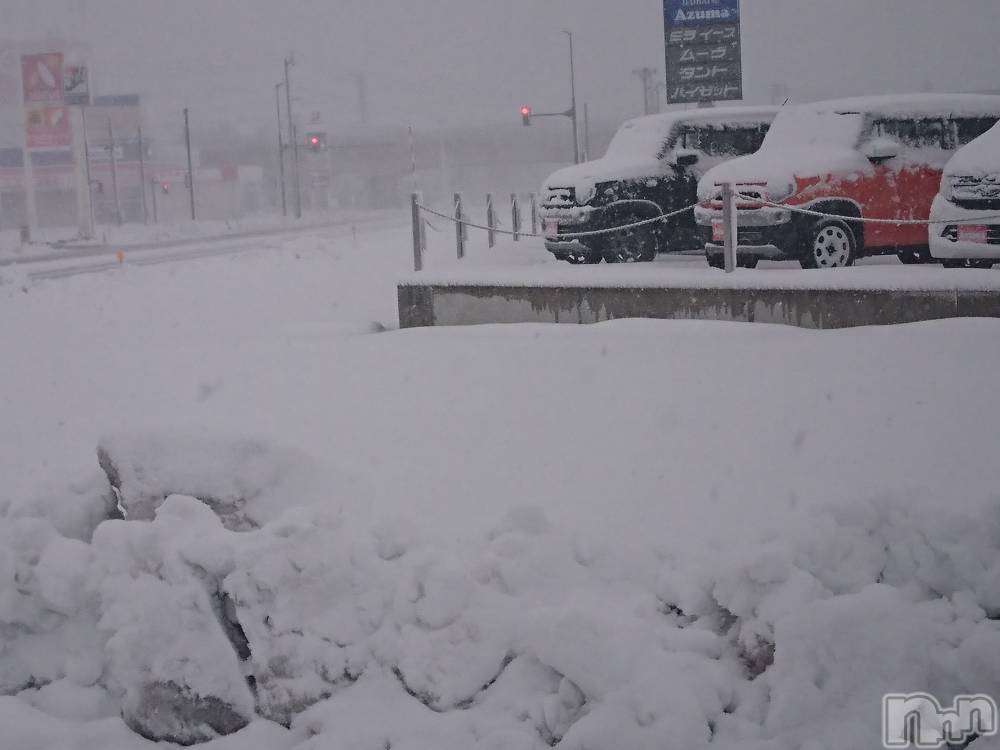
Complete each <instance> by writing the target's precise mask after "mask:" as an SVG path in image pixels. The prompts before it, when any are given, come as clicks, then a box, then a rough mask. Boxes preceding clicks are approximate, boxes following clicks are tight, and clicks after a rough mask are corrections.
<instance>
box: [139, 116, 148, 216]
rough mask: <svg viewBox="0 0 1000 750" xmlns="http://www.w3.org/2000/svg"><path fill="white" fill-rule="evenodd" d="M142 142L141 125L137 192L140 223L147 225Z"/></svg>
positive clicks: (140, 128) (144, 156)
mask: <svg viewBox="0 0 1000 750" xmlns="http://www.w3.org/2000/svg"><path fill="white" fill-rule="evenodd" d="M144 151H145V146H144V145H143V142H142V125H140V126H139V190H140V191H141V192H142V223H143V224H148V223H149V208H148V207H147V205H146V155H145V153H143V152H144Z"/></svg>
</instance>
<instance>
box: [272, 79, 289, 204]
mask: <svg viewBox="0 0 1000 750" xmlns="http://www.w3.org/2000/svg"><path fill="white" fill-rule="evenodd" d="M284 85H285V84H284V83H276V84H274V103H275V104H276V105H277V108H278V178H279V180H280V182H281V215H282V216H288V200H287V198H286V197H285V144H284V142H283V141H282V139H281V87H282V86H284Z"/></svg>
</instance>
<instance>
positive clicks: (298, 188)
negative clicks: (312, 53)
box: [285, 57, 302, 219]
mask: <svg viewBox="0 0 1000 750" xmlns="http://www.w3.org/2000/svg"><path fill="white" fill-rule="evenodd" d="M294 64H295V60H293V59H290V58H287V57H286V58H285V105H286V108H287V111H288V132H289V133H290V134H291V138H292V166H293V170H292V171H293V173H294V179H295V218H296V219H301V218H302V182H301V179H300V178H299V139H298V138H297V137H296V134H295V125H294V122H295V121H294V119H293V118H292V82H291V78H289V76H288V68H289V66H290V65H294Z"/></svg>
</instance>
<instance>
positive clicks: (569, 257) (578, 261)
mask: <svg viewBox="0 0 1000 750" xmlns="http://www.w3.org/2000/svg"><path fill="white" fill-rule="evenodd" d="M566 261H567V262H568V263H572V264H573V265H574V266H579V265H593V264H595V263H600V262H601V255H600V253H584V252H572V253H566Z"/></svg>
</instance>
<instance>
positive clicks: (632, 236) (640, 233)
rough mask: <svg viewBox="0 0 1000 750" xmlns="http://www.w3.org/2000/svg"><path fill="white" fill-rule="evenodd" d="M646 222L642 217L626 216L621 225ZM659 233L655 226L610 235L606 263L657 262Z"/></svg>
mask: <svg viewBox="0 0 1000 750" xmlns="http://www.w3.org/2000/svg"><path fill="white" fill-rule="evenodd" d="M640 221H644V219H643V218H642V217H640V216H624V217H622V219H621V220H620V222H617V223H618V224H619V225H628V224H635V223H637V222H640ZM657 236H658V232H656V231H655V225H649V226H645V227H640V228H638V229H629V230H626V231H624V232H617V233H615V234H610V235H608V236H607V237H606V239H605V243H606V245H605V248H604V260H605V262H606V263H649V262H650V261H653V260H656V249H657Z"/></svg>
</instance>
